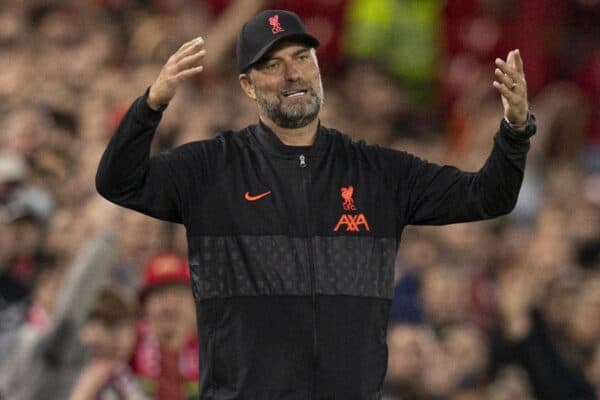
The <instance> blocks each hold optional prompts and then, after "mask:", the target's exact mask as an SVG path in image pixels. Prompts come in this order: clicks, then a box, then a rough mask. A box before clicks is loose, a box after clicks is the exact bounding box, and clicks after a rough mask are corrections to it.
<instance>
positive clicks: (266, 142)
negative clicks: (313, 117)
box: [249, 121, 328, 156]
mask: <svg viewBox="0 0 600 400" xmlns="http://www.w3.org/2000/svg"><path fill="white" fill-rule="evenodd" d="M249 128H250V129H249V130H250V133H251V136H253V137H254V138H255V139H256V140H257V141H258V143H259V144H260V145H261V146H263V147H264V148H265V149H267V150H268V151H269V152H270V153H273V154H275V155H283V156H297V155H298V146H288V145H286V144H285V143H283V142H282V141H281V140H280V139H279V137H277V135H276V134H275V133H274V132H273V131H272V130H271V129H270V128H269V127H268V126H266V125H265V124H264V123H263V122H262V121H259V123H258V124H256V125H252V126H250V127H249ZM327 136H328V135H327V132H326V128H324V127H323V126H322V125H321V122H320V121H319V125H318V126H317V136H316V138H315V142H314V143H313V144H312V145H311V146H306V149H307V150H306V152H305V154H306V155H307V156H316V155H318V154H320V153H322V152H323V150H324V149H325V146H326V145H327V141H328V140H327ZM300 147H304V146H300Z"/></svg>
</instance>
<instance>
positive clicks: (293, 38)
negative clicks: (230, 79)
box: [242, 33, 320, 72]
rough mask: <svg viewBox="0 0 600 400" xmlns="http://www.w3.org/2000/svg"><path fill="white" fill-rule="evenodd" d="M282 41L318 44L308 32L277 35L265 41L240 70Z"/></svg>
mask: <svg viewBox="0 0 600 400" xmlns="http://www.w3.org/2000/svg"><path fill="white" fill-rule="evenodd" d="M283 41H290V42H298V43H304V44H308V45H309V46H311V47H319V45H320V43H319V41H318V40H317V39H316V38H315V37H314V36H312V35H309V34H308V33H289V34H287V35H286V34H283V35H279V36H277V37H275V38H274V39H273V40H271V41H270V42H269V43H267V45H266V46H264V47H263V48H262V49H261V50H260V51H259V52H258V53H256V56H254V58H253V59H252V60H251V61H250V62H249V63H248V65H247V66H246V67H245V68H243V71H242V72H244V71H247V70H248V69H249V68H251V67H252V66H253V65H254V64H256V63H257V62H259V61H260V60H261V59H262V58H263V57H264V56H265V55H266V54H267V53H268V52H269V51H270V50H271V49H272V48H273V47H274V46H275V45H276V44H278V43H281V42H283Z"/></svg>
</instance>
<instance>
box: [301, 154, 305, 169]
mask: <svg viewBox="0 0 600 400" xmlns="http://www.w3.org/2000/svg"><path fill="white" fill-rule="evenodd" d="M304 167H306V157H304V154H300V168H304Z"/></svg>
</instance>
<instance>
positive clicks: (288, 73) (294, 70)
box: [285, 62, 301, 82]
mask: <svg viewBox="0 0 600 400" xmlns="http://www.w3.org/2000/svg"><path fill="white" fill-rule="evenodd" d="M300 77H301V75H300V69H299V68H298V66H296V65H294V63H293V62H288V63H286V66H285V79H286V80H287V81H290V82H294V81H297V80H299V79H300Z"/></svg>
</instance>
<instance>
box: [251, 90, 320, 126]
mask: <svg viewBox="0 0 600 400" xmlns="http://www.w3.org/2000/svg"><path fill="white" fill-rule="evenodd" d="M256 94H257V96H256V101H257V102H258V105H259V107H260V108H261V109H262V110H263V112H264V113H265V114H266V115H267V116H268V117H269V118H270V119H271V120H272V121H273V122H274V123H275V124H277V126H280V127H282V128H287V129H295V128H302V127H303V126H306V125H308V124H309V123H311V122H312V121H314V120H315V118H316V117H317V115H319V111H320V110H321V104H322V103H323V98H322V96H320V95H319V94H316V93H313V92H311V94H312V96H311V98H310V101H309V103H308V104H294V105H291V106H283V105H282V103H281V101H280V100H279V99H276V100H274V101H269V100H268V99H266V98H265V97H263V96H261V95H260V93H259V92H256Z"/></svg>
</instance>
